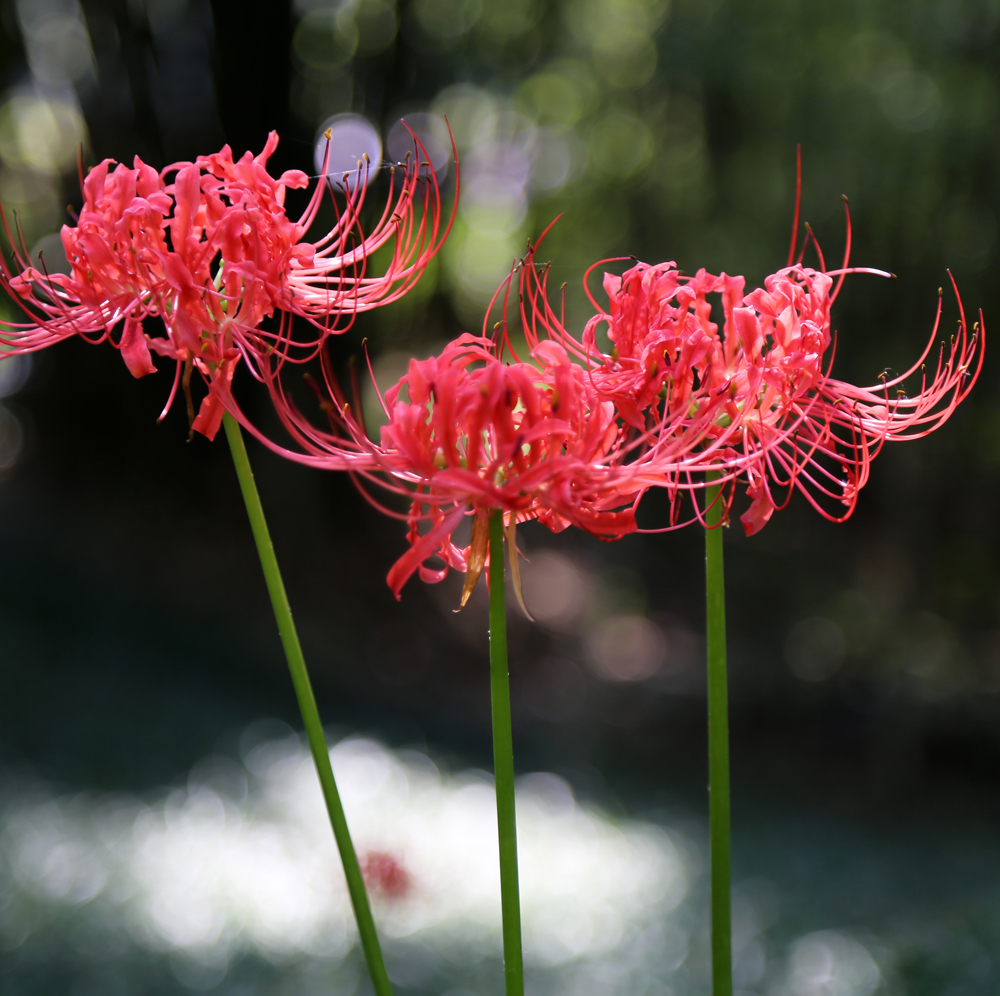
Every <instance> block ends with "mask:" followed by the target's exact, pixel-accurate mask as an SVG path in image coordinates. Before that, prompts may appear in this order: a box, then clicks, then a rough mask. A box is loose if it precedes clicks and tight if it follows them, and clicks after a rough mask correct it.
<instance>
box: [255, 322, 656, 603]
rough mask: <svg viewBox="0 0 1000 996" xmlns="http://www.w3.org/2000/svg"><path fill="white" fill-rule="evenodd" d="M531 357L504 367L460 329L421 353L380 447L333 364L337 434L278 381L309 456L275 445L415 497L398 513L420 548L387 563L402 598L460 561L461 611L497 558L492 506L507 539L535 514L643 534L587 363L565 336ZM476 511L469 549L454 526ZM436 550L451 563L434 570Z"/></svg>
mask: <svg viewBox="0 0 1000 996" xmlns="http://www.w3.org/2000/svg"><path fill="white" fill-rule="evenodd" d="M533 358H534V359H535V361H536V363H537V364H538V365H535V364H533V363H504V362H502V361H501V360H500V359H499V356H498V347H497V346H496V344H495V343H494V342H493V341H492V340H491V339H489V338H486V337H477V336H472V335H469V334H463V335H462V336H460V337H459V338H458V339H456V340H455V341H454V342H452V343H450V344H449V345H448V346H446V347H445V349H444V350H443V351H442V352H441V353H440V354H439V355H438V356H433V357H431V358H429V359H426V360H411V361H410V365H409V370H408V372H407V374H406V375H405V376H404V377H403V378H402V379H401V380H400V381H399V382H398V383H397V384H396V385H394V386H393V387H392V388H390V389H389V390H388V391H387V392H386V394H385V397H384V400H383V404H384V407H385V411H386V415H387V417H388V419H389V422H388V424H387V425H385V426H383V427H382V431H381V440H380V443H379V444H375V443H373V442H371V441H370V440H369V439H368V438H367V436H365V434H364V431H363V427H362V426H361V425H359V424H358V422H357V421H356V420H355V418H354V415H353V413H352V412H351V410H350V407H349V406H348V405H347V404H346V403H344V402H343V400H342V396H341V395H340V392H339V388H338V387H337V386H336V383H335V381H334V380H333V378H332V375H330V373H329V371H328V370H327V371H326V372H327V385H328V387H329V389H330V393H331V395H332V397H333V398H334V401H333V402H327V403H326V404H327V407H328V410H330V413H331V415H332V416H333V417H332V419H331V421H332V422H333V423H334V424H333V430H334V431H332V432H327V431H325V430H320V429H317V428H315V427H314V426H312V425H311V424H310V423H309V421H308V420H307V419H306V418H304V417H303V416H302V414H301V413H300V411H299V410H298V408H296V406H295V405H294V403H293V402H291V401H290V400H289V399H288V397H287V396H286V395H285V393H284V391H283V390H282V388H281V384H280V381H278V380H275V381H273V382H272V384H273V387H274V397H275V402H276V407H277V410H278V412H279V415H280V416H281V417H282V419H283V421H284V423H285V425H286V426H287V427H288V429H289V431H290V432H291V434H292V435H293V437H294V438H295V439H296V441H297V442H298V443H299V444H300V446H301V447H302V449H303V452H302V453H293V452H290V451H288V450H281V449H280V448H278V447H274V445H273V444H270V445H272V447H273V448H275V449H278V451H279V452H282V453H283V454H284V455H286V456H291V457H292V458H293V459H296V460H299V461H300V462H303V463H308V464H310V465H312V466H325V467H328V468H330V469H338V470H340V469H346V470H351V471H353V472H355V473H356V474H357V475H358V477H359V478H363V479H367V480H372V481H375V482H377V483H378V484H380V485H381V486H382V487H384V488H386V489H387V490H388V491H390V492H394V493H397V494H402V495H405V496H406V497H407V498H408V499H409V500H410V511H409V514H408V515H405V516H400V517H402V518H405V519H406V520H407V522H408V524H409V534H408V540H409V543H410V549H409V550H408V551H407V552H406V553H405V554H403V556H402V557H400V558H399V560H398V561H397V562H396V563H395V564H394V565H393V567H392V569H391V570H390V571H389V575H388V577H387V581H388V583H389V585H390V587H391V588H392V590H393V592H394V593H395V595H396V597H397V598H398V597H399V596H400V592H401V590H402V587H403V585H404V584H405V583H406V582H407V581H408V580H409V579H410V577H412V576H413V574H414V573H417V572H419V574H420V577H421V578H422V579H423V580H424V581H428V582H436V581H441V580H442V579H443V578H444V577H445V576H446V575H447V573H448V571H449V569H450V568H456V569H458V570H460V571H464V572H466V583H465V590H464V592H463V597H462V604H463V605H464V604H465V602H466V600H467V599H468V597H469V594H470V593H471V591H472V588H473V587H474V585H475V583H476V580H477V579H478V577H479V574H480V573H481V571H482V569H483V567H484V566H485V564H486V563H487V562H488V551H487V542H486V541H487V535H488V530H487V528H486V524H487V521H488V518H489V515H490V514H491V513H492V512H495V511H496V510H502V511H503V513H504V515H505V522H506V526H507V530H508V538H512V536H513V530H514V527H515V526H516V524H517V523H519V522H524V521H526V520H528V519H538V520H539V521H541V522H543V523H544V524H545V525H547V526H548V527H549V528H550V529H552V530H553V531H556V532H558V531H561V530H563V529H565V528H567V527H568V526H570V525H576V526H579V527H580V528H582V529H585V530H587V531H588V532H590V533H593V534H594V535H597V536H601V537H604V538H608V539H613V538H618V537H620V536H622V535H624V534H626V533H628V532H631V531H633V530H634V529H635V518H634V509H633V507H632V506H633V505H634V503H635V500H636V498H637V494H638V492H639V491H640V490H641V487H642V483H641V481H639V479H638V476H637V475H636V474H635V473H633V471H632V470H631V469H630V468H629V467H628V466H626V465H625V464H623V462H622V460H621V452H620V451H621V432H620V428H619V425H618V422H617V419H616V414H615V409H614V405H612V404H611V403H610V402H608V401H602V400H600V399H598V398H597V397H596V395H595V394H594V392H593V389H592V388H591V387H590V385H589V383H588V380H587V376H586V372H585V370H584V369H583V367H582V366H580V365H579V364H576V363H573V362H571V361H570V358H569V356H568V355H567V353H566V351H565V350H564V349H563V348H562V347H561V346H559V345H558V344H557V343H554V342H544V343H540V344H539V346H538V347H537V348H536V350H535V353H534V357H533ZM370 500H372V499H370ZM373 503H374V504H376V505H377V507H380V508H381V507H382V506H381V505H378V503H375V502H374V501H373ZM383 511H389V510H388V509H383ZM389 514H391V515H398V513H393V512H391V511H390V512H389ZM470 515H471V516H472V517H473V533H472V541H471V543H470V545H469V546H468V547H465V548H459V547H457V546H456V545H455V543H454V542H453V534H454V532H455V530H456V529H457V528H458V526H459V525H460V524H461V523H462V521H463V519H464V518H465V517H466V516H470ZM425 527H426V528H425ZM422 529H424V531H423V532H422V531H421V530H422ZM432 558H438V559H439V560H440V561H441V563H442V566H440V567H437V568H434V567H430V566H428V565H427V561H428V560H431V559H432ZM515 561H516V557H515V556H514V555H513V552H512V563H513V562H515ZM515 581H516V576H515Z"/></svg>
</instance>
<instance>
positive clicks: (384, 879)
mask: <svg viewBox="0 0 1000 996" xmlns="http://www.w3.org/2000/svg"><path fill="white" fill-rule="evenodd" d="M360 864H361V874H362V875H363V876H364V879H365V885H366V886H368V888H369V890H371V891H372V892H375V893H378V894H379V895H381V896H382V897H383V898H385V899H402V898H403V897H404V896H406V895H407V893H408V892H409V891H410V886H411V884H412V883H411V881H410V876H409V873H408V872H407V871H406V869H405V868H404V867H403V866H402V865H401V864H400V863H399V862H398V861H397V860H396V859H395V858H394V857H393V856H392V855H391V854H387V853H386V852H385V851H369V852H368V853H367V854H363V855H362V856H361V860H360Z"/></svg>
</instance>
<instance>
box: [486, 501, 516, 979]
mask: <svg viewBox="0 0 1000 996" xmlns="http://www.w3.org/2000/svg"><path fill="white" fill-rule="evenodd" d="M510 555H511V556H512V557H516V556H517V554H516V553H515V552H514V551H513V550H511V551H510ZM490 699H491V701H492V704H493V774H494V779H495V781H496V789H497V829H498V830H499V834H500V907H501V910H502V913H503V976H504V991H505V993H506V996H524V962H523V959H522V957H521V901H520V898H519V895H518V885H517V826H516V823H515V817H514V734H513V732H512V731H511V723H510V677H509V674H508V670H507V604H506V597H505V592H504V584H503V512H500V511H497V512H494V513H493V514H492V515H491V516H490Z"/></svg>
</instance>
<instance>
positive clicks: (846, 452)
mask: <svg viewBox="0 0 1000 996" xmlns="http://www.w3.org/2000/svg"><path fill="white" fill-rule="evenodd" d="M542 238H544V234H543V236H542ZM539 241H541V240H539ZM849 244H850V219H849V216H848V249H849ZM537 252H538V244H536V245H535V246H533V247H530V248H529V250H528V253H527V255H526V257H525V258H524V259H523V260H522V261H520V264H519V266H518V267H517V268H516V278H517V279H516V281H515V274H514V273H512V275H511V277H510V278H508V280H507V281H506V282H505V284H504V285H503V286H502V287H501V288H500V290H498V292H497V295H496V296H495V298H494V304H496V302H497V301H498V300H501V299H502V300H503V318H502V320H501V321H500V322H498V323H497V324H496V325H495V327H494V330H493V332H492V333H490V332H489V317H487V321H486V322H484V327H483V332H482V335H481V336H479V337H473V336H470V335H463V336H462V337H460V338H459V339H457V340H456V341H455V342H453V343H451V344H450V345H448V346H447V347H446V348H445V349H444V350H443V351H442V352H441V353H440V354H439V355H438V356H434V357H431V358H430V359H427V360H422V361H418V360H413V361H411V362H410V366H409V370H408V372H407V374H406V375H405V376H404V377H403V378H402V379H401V380H400V381H399V383H397V384H396V385H395V386H393V387H392V388H391V389H390V390H389V391H387V392H386V395H385V398H384V399H382V400H383V407H384V410H385V415H386V418H387V419H388V424H387V425H386V426H385V427H383V429H382V431H381V437H380V440H379V441H378V442H377V443H376V442H374V441H372V440H370V439H369V438H368V436H367V434H366V432H365V427H364V425H363V424H362V423H361V422H360V421H359V420H358V417H357V416H356V415H355V413H354V411H353V410H352V409H351V406H350V405H349V404H348V403H347V401H346V400H345V399H344V397H343V394H342V392H341V391H340V389H339V387H338V385H337V383H336V379H335V378H334V376H333V373H332V371H331V369H330V367H329V364H325V365H324V372H325V375H326V387H327V392H328V394H329V398H330V399H331V400H325V395H323V394H322V392H319V393H320V397H321V403H322V404H323V406H324V407H325V408H326V410H327V412H328V414H329V416H330V427H329V429H318V428H316V427H315V426H314V425H313V424H312V423H311V421H310V420H309V419H308V418H307V417H305V416H304V415H303V414H302V412H301V411H300V409H299V408H298V407H297V406H296V405H295V404H294V403H293V402H292V401H291V400H290V398H289V396H288V395H287V394H286V392H285V389H284V387H283V386H282V383H281V378H280V376H278V375H277V374H273V375H271V376H270V377H269V378H268V379H269V383H270V386H271V390H272V395H273V397H274V400H275V404H276V409H277V411H278V413H279V415H280V417H281V418H282V420H283V421H284V423H285V426H286V428H287V429H288V431H289V433H290V434H291V436H292V437H293V439H294V440H295V441H296V443H297V444H298V448H297V449H296V450H291V451H290V450H287V449H283V448H281V447H278V446H276V445H275V444H274V443H269V445H271V446H272V447H273V448H275V449H277V450H278V451H279V452H281V453H283V454H284V455H286V456H290V457H291V458H292V459H296V460H299V461H301V462H303V463H308V464H312V465H314V466H320V467H327V468H331V469H345V470H350V471H353V472H356V473H357V475H359V483H360V478H364V479H366V480H372V481H376V482H378V483H380V484H381V485H382V486H383V487H385V488H386V489H388V490H389V491H390V492H393V493H397V494H402V495H405V496H406V497H407V498H408V500H409V503H410V511H409V513H408V514H407V515H406V516H405V517H406V519H407V521H408V525H409V535H408V539H409V544H410V547H409V549H408V550H407V552H406V553H405V554H404V555H403V556H402V557H401V558H400V559H399V561H398V562H397V563H396V564H395V565H394V566H393V568H392V570H391V571H390V572H389V577H388V581H389V584H390V585H391V587H392V589H393V591H394V592H395V593H396V595H397V597H398V595H399V592H400V589H401V588H402V586H403V584H404V583H405V582H406V581H407V580H408V579H409V578H410V577H411V576H412V575H413V574H414V573H415V572H417V571H419V573H420V576H421V577H422V578H423V579H424V580H426V581H438V580H441V578H443V577H444V576H445V575H446V574H447V572H448V569H449V568H456V569H458V570H460V571H465V572H466V590H465V593H464V595H463V604H464V600H465V599H466V598H467V597H468V593H469V592H470V591H471V585H474V584H475V581H476V578H478V576H479V574H480V572H481V570H482V568H483V564H484V562H485V560H484V558H485V557H486V555H487V553H486V535H487V530H486V522H487V519H488V517H489V515H490V514H491V513H493V512H496V511H498V510H499V511H502V513H503V514H504V518H505V522H506V523H507V525H508V530H511V529H513V527H514V525H515V524H516V523H519V522H523V521H525V520H527V519H538V520H539V521H541V522H543V523H544V524H546V525H547V526H549V528H551V529H553V530H560V529H564V528H566V527H567V526H569V525H575V526H578V527H580V528H583V529H585V530H587V531H588V532H590V533H593V534H594V535H597V536H600V537H603V538H606V539H614V538H618V537H620V536H623V535H624V534H626V533H629V532H634V531H636V530H637V528H638V527H637V525H636V518H635V515H636V508H637V506H638V503H639V501H640V499H641V497H642V496H643V494H645V493H646V492H647V491H649V490H650V489H651V488H661V489H665V490H666V492H667V494H668V495H669V498H670V514H669V521H668V523H667V525H666V526H664V527H663V528H665V529H675V528H679V527H680V526H683V525H685V524H687V523H690V522H693V521H698V522H701V523H703V524H704V522H705V514H704V502H703V501H699V500H698V493H699V492H700V491H702V490H704V489H706V488H708V487H709V486H712V485H714V486H718V487H720V492H719V494H718V497H716V498H715V499H714V500H716V501H720V502H723V503H725V505H726V507H727V509H728V506H729V505H730V504H731V503H732V501H733V498H734V491H735V486H736V483H737V482H738V481H743V482H745V483H746V485H747V494H748V496H749V498H750V507H749V509H748V510H747V511H746V512H745V513H744V514H743V515H742V517H741V520H742V522H743V525H744V528H745V530H746V532H747V533H748V534H752V533H755V532H757V531H758V530H759V529H761V528H763V526H764V525H765V524H766V522H767V521H768V519H769V518H770V516H771V515H772V514H773V512H774V510H775V509H776V508H779V507H782V506H783V505H784V504H787V502H788V501H789V500H790V496H791V494H792V493H793V492H794V491H795V490H796V489H797V490H799V491H800V492H801V493H802V494H803V495H805V497H806V498H807V499H808V500H809V501H810V502H811V503H812V504H813V505H814V506H815V507H816V508H817V509H818V510H819V511H820V512H821V513H822V514H823V515H825V516H826V517H827V518H829V519H831V520H834V521H841V520H843V519H845V518H847V516H849V515H850V514H851V512H852V511H853V509H854V506H855V504H856V501H857V495H858V492H859V490H860V488H861V487H862V486H863V485H864V483H865V482H866V480H867V477H868V470H869V464H870V462H871V459H872V458H873V457H874V456H875V455H876V453H877V452H878V450H879V449H880V448H881V446H882V444H883V443H884V442H886V441H887V440H897V439H903V438H914V437H917V436H921V435H925V434H926V433H928V432H930V431H932V430H933V429H934V428H936V427H937V426H939V425H940V424H942V423H943V422H944V421H945V420H946V419H947V418H948V417H949V416H950V414H951V413H952V412H953V411H954V409H955V407H956V406H957V405H958V404H959V403H960V402H961V401H962V399H963V398H964V397H965V396H966V395H967V394H968V392H969V390H970V389H971V387H972V385H973V383H974V382H975V380H976V377H977V376H978V374H979V371H980V369H981V366H982V359H983V351H982V334H981V332H980V331H979V329H978V325H977V327H976V328H974V329H973V330H972V331H971V332H970V331H969V329H968V327H967V323H966V320H965V315H964V312H962V311H961V301H959V308H960V314H961V321H960V325H959V331H958V334H957V335H956V336H953V337H952V339H951V343H950V345H949V346H945V345H944V344H942V346H941V348H940V350H939V352H938V355H937V359H936V365H935V366H934V369H933V370H932V371H931V372H930V373H928V371H927V369H926V365H927V364H926V361H927V358H928V356H929V354H930V352H931V351H932V349H933V346H934V342H935V339H936V337H937V333H938V326H939V321H940V315H941V303H940V297H939V303H938V315H937V319H936V320H935V323H934V328H933V331H932V333H931V338H930V341H929V342H928V345H927V347H926V348H925V349H924V351H923V353H922V354H921V356H920V357H919V358H918V360H917V362H916V364H915V365H914V367H913V368H912V369H911V370H909V371H907V372H906V373H905V374H904V375H902V376H901V377H898V378H895V379H893V380H891V381H890V380H885V379H883V380H882V381H881V382H880V383H878V384H877V385H875V386H874V387H867V388H859V387H855V386H853V385H851V384H848V383H845V382H844V381H840V380H837V379H835V378H833V377H832V376H831V375H830V367H831V365H832V361H833V353H834V345H835V339H836V337H835V335H834V333H833V331H832V327H831V319H830V310H831V306H832V304H833V302H834V300H835V299H836V296H837V293H838V292H839V290H840V287H841V285H842V283H843V280H844V277H845V276H846V275H847V274H848V273H858V272H864V273H873V274H879V275H882V276H889V274H884V273H882V271H878V270H872V269H867V268H866V269H862V268H850V267H848V265H847V264H848V259H847V254H846V253H845V259H844V263H843V265H842V266H841V267H840V268H839V269H838V270H834V271H826V270H825V269H824V268H823V267H824V264H823V260H822V254H821V253H819V256H820V267H821V268H820V269H811V268H809V267H806V266H803V265H802V263H801V261H799V262H795V263H791V262H790V263H789V265H788V266H786V267H784V268H783V269H781V270H779V271H778V272H777V273H775V274H773V275H771V276H769V277H768V278H767V279H766V280H765V282H764V287H762V288H757V289H755V290H752V291H750V292H749V293H746V292H745V281H744V279H743V277H740V276H729V275H727V274H725V273H723V274H720V275H718V276H716V275H712V274H710V273H708V272H706V271H705V270H699V271H698V272H697V273H696V274H694V275H693V276H687V275H684V274H682V273H680V272H679V271H678V269H677V267H676V266H675V264H673V263H662V264H658V265H655V266H650V265H647V264H645V263H636V264H635V265H633V266H631V267H630V268H629V269H627V270H626V271H625V273H624V274H622V275H621V276H613V275H611V274H605V277H604V289H605V291H606V293H607V296H608V306H607V307H606V308H601V307H600V306H599V305H598V304H597V302H596V301H594V300H593V298H592V299H591V300H592V303H593V304H594V306H595V312H596V313H595V314H594V316H593V317H592V318H591V319H590V321H588V322H587V323H586V325H585V327H584V329H583V333H582V335H581V336H580V337H579V338H576V337H574V336H573V335H572V334H571V333H570V332H569V331H568V330H567V329H566V327H565V324H564V322H563V320H562V318H561V317H560V316H557V315H556V313H555V311H554V310H553V308H552V306H551V304H550V301H549V294H548V292H547V291H548V288H547V279H548V267H547V266H546V265H539V264H538V263H537V262H536V256H537ZM817 252H818V246H817ZM607 262H610V261H602V263H607ZM602 263H598V264H595V266H594V267H592V268H591V270H590V271H588V274H587V276H589V275H590V273H591V272H592V271H593V270H594V269H595V268H596V267H598V266H601V265H602ZM835 278H837V280H836V283H835ZM585 286H586V278H585ZM515 289H516V291H517V299H518V307H517V310H518V311H519V314H520V319H521V325H522V327H523V331H524V336H525V339H526V341H527V344H528V350H529V354H530V355H529V356H528V357H526V358H525V359H524V360H523V361H522V359H521V358H520V357H519V356H518V355H517V352H516V350H515V348H514V345H513V341H512V340H513V338H515V337H513V336H512V334H511V331H510V329H509V328H508V323H507V309H508V304H509V301H510V298H511V297H512V295H513V293H514V291H515ZM956 296H957V290H956ZM491 310H492V307H491ZM713 312H715V313H717V314H718V313H719V312H721V314H718V317H720V318H721V325H720V323H718V322H716V321H713ZM602 329H603V330H605V331H606V335H607V340H608V342H609V344H610V349H606V350H605V349H602V348H601V347H600V346H599V344H598V338H599V336H600V334H601V331H602ZM508 351H509V353H510V355H511V360H510V361H505V359H504V356H505V354H506V353H507V352H508ZM918 371H919V378H920V387H919V390H918V391H917V392H916V393H915V394H913V395H910V396H908V395H906V394H904V393H903V384H904V383H905V382H906V381H907V379H908V378H911V377H915V376H917V375H918ZM355 407H357V406H355ZM779 490H783V491H784V494H783V495H777V494H776V492H777V491H779ZM369 498H370V496H369ZM685 499H687V501H685ZM370 500H372V501H374V499H371V498H370ZM831 505H832V506H833V507H832V508H831V507H830V506H831ZM380 507H381V506H380ZM386 511H389V510H386ZM389 514H394V513H392V512H390V513H389ZM467 516H471V517H472V520H473V529H472V536H471V540H470V543H469V545H468V546H465V547H464V548H459V547H458V546H456V545H455V542H454V538H453V537H454V533H455V531H456V529H457V528H458V527H459V525H460V524H461V523H462V521H463V519H464V518H465V517H467ZM432 558H433V559H436V561H437V563H438V564H439V565H440V566H438V567H430V566H428V564H427V561H428V560H431V559H432ZM512 564H514V565H515V577H516V557H513V558H512Z"/></svg>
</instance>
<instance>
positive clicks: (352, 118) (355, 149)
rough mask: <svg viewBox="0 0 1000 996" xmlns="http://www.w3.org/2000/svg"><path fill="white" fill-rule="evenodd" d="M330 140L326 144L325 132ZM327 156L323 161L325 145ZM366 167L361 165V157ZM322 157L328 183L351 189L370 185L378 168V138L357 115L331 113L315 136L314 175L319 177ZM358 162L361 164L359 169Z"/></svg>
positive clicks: (380, 143)
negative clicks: (366, 161) (366, 163)
mask: <svg viewBox="0 0 1000 996" xmlns="http://www.w3.org/2000/svg"><path fill="white" fill-rule="evenodd" d="M328 131H329V133H330V140H329V143H327V138H326V133H327V132H328ZM328 144H329V157H328V158H327V145H328ZM365 156H367V157H368V165H367V166H365V165H364V157H365ZM324 158H326V171H325V172H326V176H327V177H328V178H329V180H330V183H332V184H335V185H338V186H339V185H343V184H345V183H346V185H347V187H348V188H349V189H350V190H352V191H353V190H354V189H355V188H356V187H357V185H358V183H359V178H360V182H363V183H364V184H365V185H368V184H370V183H371V182H372V181H373V180H374V179H375V177H376V176H377V174H378V171H379V168H380V167H381V165H382V139H381V137H380V136H379V133H378V131H377V130H376V128H375V126H374V125H373V124H372V123H371V122H370V121H369V120H368V119H367V118H364V117H362V116H361V115H360V114H335V115H334V116H333V117H332V118H327V119H326V121H324V122H323V124H321V125H320V127H319V131H318V133H317V135H316V148H315V163H316V175H317V176H322V175H323V173H324V170H323V161H324ZM358 163H362V164H363V165H362V166H361V167H360V168H359V167H358Z"/></svg>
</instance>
